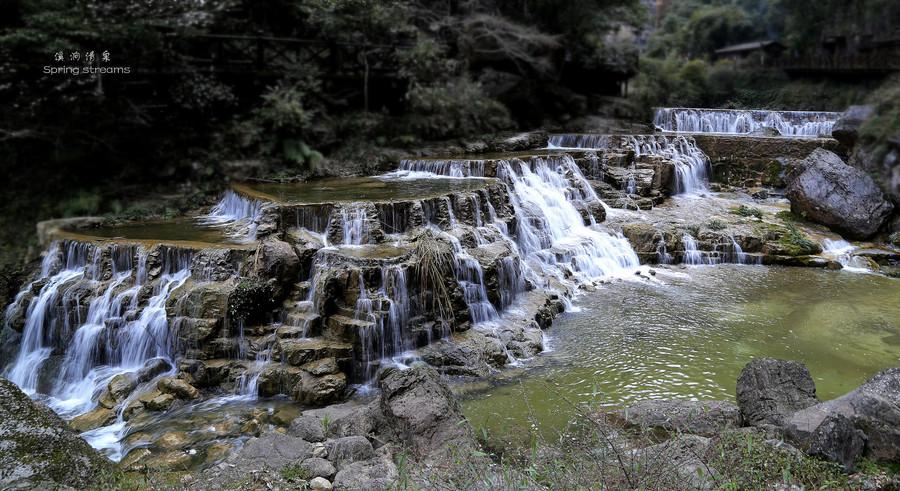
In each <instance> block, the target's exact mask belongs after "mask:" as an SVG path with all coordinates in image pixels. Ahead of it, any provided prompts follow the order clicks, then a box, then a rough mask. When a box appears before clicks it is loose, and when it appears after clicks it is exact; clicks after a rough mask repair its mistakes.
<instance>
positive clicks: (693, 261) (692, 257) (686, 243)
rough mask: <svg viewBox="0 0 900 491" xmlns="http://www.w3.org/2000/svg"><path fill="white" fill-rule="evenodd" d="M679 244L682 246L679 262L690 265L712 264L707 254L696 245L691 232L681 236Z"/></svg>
mask: <svg viewBox="0 0 900 491" xmlns="http://www.w3.org/2000/svg"><path fill="white" fill-rule="evenodd" d="M681 244H682V246H683V247H684V256H683V257H682V259H681V262H682V263H684V264H690V265H694V266H697V265H702V264H713V263H712V261H711V260H710V258H709V255H708V254H704V253H703V252H702V251H701V250H700V249H699V248H698V247H697V241H696V240H695V239H694V237H693V236H691V234H684V235H682V236H681Z"/></svg>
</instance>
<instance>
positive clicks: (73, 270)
mask: <svg viewBox="0 0 900 491" xmlns="http://www.w3.org/2000/svg"><path fill="white" fill-rule="evenodd" d="M60 247H61V246H60V245H59V244H53V245H51V246H50V248H49V249H48V251H47V252H46V256H45V258H44V262H43V264H42V268H41V277H40V279H39V280H38V281H42V280H45V279H46V282H45V283H44V286H42V287H41V290H40V292H39V293H38V294H37V296H35V297H34V298H33V299H32V300H31V302H30V303H29V304H28V310H27V311H26V314H25V328H24V329H23V331H22V341H21V343H20V345H19V354H18V356H17V357H16V360H15V361H14V362H13V364H12V365H11V367H10V368H9V369H8V371H7V374H6V376H7V378H9V380H10V381H12V382H13V383H14V384H16V385H18V386H19V387H20V388H21V389H22V390H23V391H25V392H26V393H28V394H33V393H35V392H36V391H37V382H38V374H39V372H40V368H41V365H43V364H44V362H45V361H46V360H47V358H48V357H49V356H50V353H51V352H52V351H53V344H52V342H53V340H54V338H55V333H56V332H59V331H60V330H62V329H63V327H64V326H63V325H62V324H63V323H66V322H67V321H68V318H69V315H68V313H67V312H63V315H62V318H60V316H59V312H58V309H57V308H56V307H57V305H58V303H59V300H60V297H61V295H60V293H61V292H60V289H61V288H63V287H64V286H65V285H69V284H71V283H72V282H73V281H74V280H76V279H79V278H82V277H84V275H85V266H86V263H87V250H88V247H87V246H86V245H84V244H80V243H74V242H73V243H69V244H68V246H67V247H66V248H65V251H64V253H63V254H64V257H63V259H64V265H63V267H62V268H61V269H60V270H59V271H58V272H57V273H55V274H53V275H52V276H51V272H52V270H53V269H54V268H55V267H56V262H57V254H58V251H59V248H60ZM30 287H31V284H29V285H28V287H27V288H30ZM26 292H27V289H23V290H22V294H20V295H17V297H16V298H17V302H21V299H22V298H24V297H23V294H25V293H26ZM15 307H16V304H15V303H14V304H13V305H10V306H9V308H7V323H9V318H10V315H11V314H12V311H13V309H14V308H15Z"/></svg>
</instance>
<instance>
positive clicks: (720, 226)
mask: <svg viewBox="0 0 900 491" xmlns="http://www.w3.org/2000/svg"><path fill="white" fill-rule="evenodd" d="M727 227H728V225H727V224H726V223H725V222H723V221H722V220H719V219H718V218H713V219H712V220H710V221H708V222H706V228H708V229H710V230H724V229H725V228H727Z"/></svg>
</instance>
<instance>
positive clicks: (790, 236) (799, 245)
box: [779, 223, 822, 256]
mask: <svg viewBox="0 0 900 491" xmlns="http://www.w3.org/2000/svg"><path fill="white" fill-rule="evenodd" d="M786 227H787V231H786V232H785V233H784V235H782V236H781V239H779V243H780V244H781V246H782V247H783V248H784V249H785V250H786V251H787V252H788V254H790V255H791V256H808V255H810V254H818V253H820V252H822V248H821V247H820V246H819V244H817V243H815V242H813V240H812V239H810V238H809V236H808V235H806V234H805V233H803V232H802V231H800V229H798V228H797V226H796V225H794V224H793V223H788V224H787V225H786Z"/></svg>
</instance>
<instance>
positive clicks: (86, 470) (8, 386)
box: [0, 378, 112, 489]
mask: <svg viewBox="0 0 900 491" xmlns="http://www.w3.org/2000/svg"><path fill="white" fill-rule="evenodd" d="M0 401H3V402H2V403H0V488H2V489H11V488H12V489H15V488H22V489H28V488H36V489H44V488H46V489H56V488H70V487H71V488H76V489H84V488H87V487H90V486H91V485H92V484H93V483H94V482H95V480H96V479H98V478H99V477H100V476H102V475H103V474H104V473H109V472H110V471H111V469H112V464H111V463H110V462H109V461H108V460H107V459H106V458H105V457H103V456H101V455H100V454H99V453H97V452H96V451H95V450H94V449H92V448H91V447H90V446H89V445H88V444H87V442H85V441H84V440H82V439H81V438H80V437H79V436H78V435H77V434H75V432H73V431H72V430H70V429H69V427H68V426H67V425H66V423H65V422H63V420H61V419H60V418H59V416H57V415H56V414H54V413H53V411H51V410H50V409H49V408H47V407H44V406H42V405H41V404H40V403H37V402H34V401H32V400H31V399H29V398H28V396H27V395H25V394H24V393H23V392H22V391H21V390H19V388H18V387H16V386H15V384H13V383H12V382H10V381H8V380H6V379H4V378H0Z"/></svg>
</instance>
